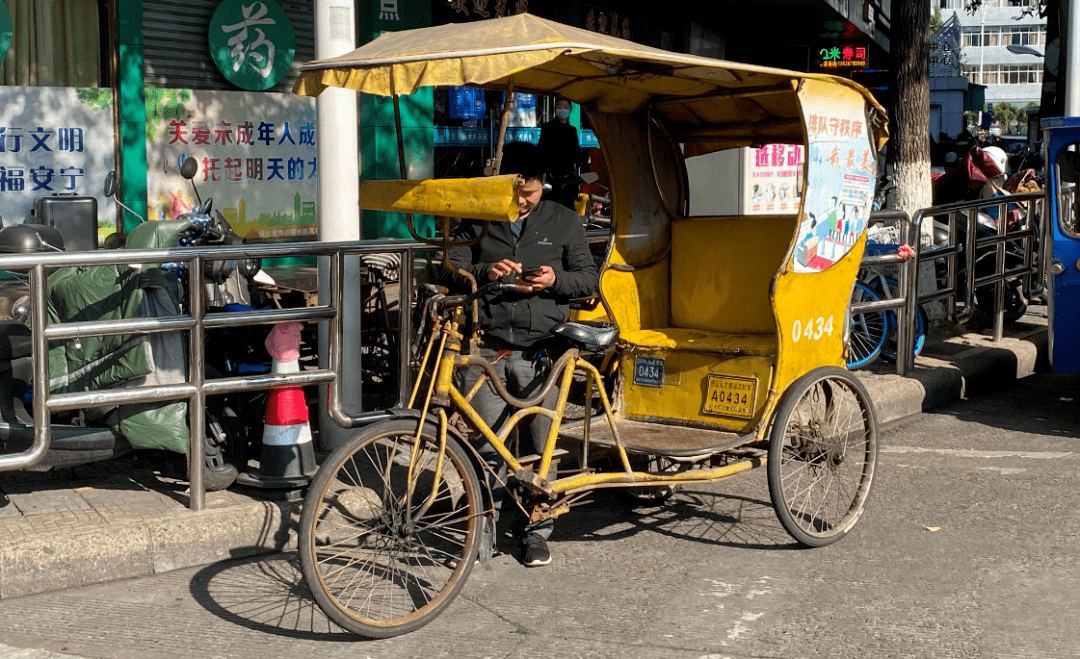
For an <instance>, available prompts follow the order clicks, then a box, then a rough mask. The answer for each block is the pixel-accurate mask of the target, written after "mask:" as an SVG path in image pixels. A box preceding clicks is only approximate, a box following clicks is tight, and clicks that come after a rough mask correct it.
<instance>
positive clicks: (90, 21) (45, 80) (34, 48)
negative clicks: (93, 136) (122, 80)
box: [0, 0, 109, 87]
mask: <svg viewBox="0 0 1080 659" xmlns="http://www.w3.org/2000/svg"><path fill="white" fill-rule="evenodd" d="M4 1H5V2H6V4H7V7H8V11H9V12H10V14H11V25H12V33H13V34H12V38H11V48H10V49H9V50H8V53H7V56H6V57H5V58H4V61H3V63H2V64H0V74H2V76H3V84H5V85H24V86H54V87H99V86H106V85H108V84H109V80H108V66H107V59H106V54H107V52H108V49H107V48H106V47H105V46H104V44H106V43H107V35H108V29H106V23H105V21H106V16H107V12H106V9H105V5H106V2H107V0H4Z"/></svg>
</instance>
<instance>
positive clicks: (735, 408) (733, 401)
mask: <svg viewBox="0 0 1080 659" xmlns="http://www.w3.org/2000/svg"><path fill="white" fill-rule="evenodd" d="M756 400H757V379H756V378H740V377H734V376H730V375H710V376H709V387H708V389H707V390H706V392H705V408H704V412H705V414H716V415H719V416H733V417H738V418H740V419H749V418H751V417H753V416H754V403H755V402H756Z"/></svg>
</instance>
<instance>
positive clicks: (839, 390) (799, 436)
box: [768, 367, 878, 547]
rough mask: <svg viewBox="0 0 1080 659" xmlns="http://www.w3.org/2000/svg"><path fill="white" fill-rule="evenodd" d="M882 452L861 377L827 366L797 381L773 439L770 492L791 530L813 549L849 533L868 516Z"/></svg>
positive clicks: (777, 419)
mask: <svg viewBox="0 0 1080 659" xmlns="http://www.w3.org/2000/svg"><path fill="white" fill-rule="evenodd" d="M877 454H878V443H877V417H876V415H875V414H874V408H873V407H872V406H871V404H870V396H869V395H868V394H867V393H866V389H865V388H864V387H863V385H862V383H861V382H859V380H858V379H857V378H856V377H855V376H854V375H852V374H851V373H849V372H848V371H845V370H843V369H840V368H832V367H827V368H819V369H815V370H813V371H811V372H810V373H807V374H806V375H804V376H803V377H801V378H799V379H798V380H796V381H795V382H794V383H793V384H792V385H791V387H790V389H789V390H788V392H787V394H786V395H785V396H784V400H783V402H782V403H781V404H780V408H779V409H778V410H777V412H776V417H775V418H774V420H773V425H772V435H771V437H770V439H769V461H768V475H769V495H770V497H771V498H772V503H773V508H775V510H776V516H777V517H778V518H779V519H780V523H781V524H783V526H784V529H785V530H786V531H787V532H788V533H790V534H791V536H792V537H793V538H795V539H796V540H798V541H799V542H801V543H802V544H804V545H807V546H809V547H822V546H825V545H828V544H832V543H833V542H836V541H837V540H839V539H840V538H842V537H844V535H845V534H847V532H848V531H850V530H851V529H852V527H854V526H855V523H856V522H857V521H858V520H859V517H860V515H862V510H863V505H864V504H865V503H866V497H867V495H868V494H869V493H870V483H871V481H872V480H873V478H874V467H875V465H876V464H877Z"/></svg>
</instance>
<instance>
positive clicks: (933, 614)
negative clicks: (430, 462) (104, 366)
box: [0, 375, 1080, 659]
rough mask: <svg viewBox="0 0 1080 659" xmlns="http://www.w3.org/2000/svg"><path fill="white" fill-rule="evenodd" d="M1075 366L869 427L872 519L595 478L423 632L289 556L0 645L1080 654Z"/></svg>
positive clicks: (13, 620)
mask: <svg viewBox="0 0 1080 659" xmlns="http://www.w3.org/2000/svg"><path fill="white" fill-rule="evenodd" d="M1078 411H1080V378H1076V377H1070V376H1061V375H1037V376H1034V377H1031V378H1028V379H1026V380H1024V381H1023V382H1022V384H1021V385H1020V386H1018V387H1015V388H1012V389H1009V390H1006V391H1003V392H999V393H996V394H988V395H984V396H982V397H980V398H977V399H975V400H970V401H963V402H960V403H956V404H953V405H950V406H947V407H943V408H940V409H939V410H937V411H935V412H934V413H932V414H926V415H924V416H922V417H920V418H918V419H916V420H915V421H913V422H912V423H910V424H908V425H907V426H905V427H902V428H898V429H894V430H891V431H889V432H887V433H885V435H884V436H883V442H882V453H881V459H880V462H879V470H878V477H877V479H876V481H875V487H874V491H873V493H872V495H871V499H870V502H869V508H868V511H867V514H866V515H865V516H864V517H863V519H862V521H861V522H860V523H859V526H858V527H856V529H855V530H854V531H853V532H852V534H851V536H850V537H848V538H846V539H844V540H843V541H842V542H839V543H837V544H835V545H832V546H830V547H826V548H822V549H815V550H808V549H799V548H797V547H795V546H793V545H792V544H791V542H790V540H789V539H788V537H787V535H786V534H785V533H784V531H783V530H782V528H781V527H780V525H779V523H778V522H777V521H776V519H775V517H774V515H773V512H772V510H771V508H770V506H769V503H768V492H767V488H766V481H765V474H764V471H758V472H751V473H749V474H745V475H742V476H739V477H737V478H735V479H732V480H730V481H728V482H726V483H722V484H718V485H716V486H714V487H697V486H695V487H692V488H687V489H685V490H683V491H681V492H680V494H678V495H677V496H676V497H675V498H674V499H673V500H672V501H670V502H669V503H668V504H666V505H665V506H663V507H660V508H645V509H636V510H635V509H630V508H628V507H626V506H625V505H624V504H621V503H619V502H618V501H617V500H616V499H615V498H614V497H612V496H609V495H608V494H604V495H598V497H597V499H596V501H595V502H594V503H593V504H592V505H590V506H588V507H585V508H581V509H579V510H577V511H575V513H574V514H572V515H571V516H569V517H566V518H564V519H562V520H560V524H559V527H558V528H557V530H556V533H555V537H554V540H555V542H554V543H553V551H554V553H555V562H554V563H553V564H552V565H551V566H550V567H548V568H543V569H533V570H528V569H525V568H523V567H521V566H520V565H519V564H518V563H517V561H516V560H514V558H512V557H510V556H502V557H500V558H498V559H496V561H495V562H494V569H493V570H491V571H484V570H480V569H478V570H476V571H474V572H473V576H472V578H471V579H470V581H469V584H468V586H467V587H466V589H465V591H464V593H463V595H462V597H460V598H459V599H458V600H457V601H456V602H454V604H453V605H451V607H450V608H449V609H448V610H447V612H446V613H445V614H444V615H443V616H442V617H441V618H439V619H438V620H436V621H435V622H434V623H432V624H431V625H429V626H428V627H426V628H424V629H422V630H420V631H419V632H416V633H414V634H412V635H409V636H406V637H403V638H399V639H393V640H389V641H378V642H365V641H358V640H356V639H355V637H352V636H350V635H348V634H346V633H344V632H342V631H341V630H339V629H336V628H335V627H333V626H332V625H331V624H329V623H328V622H327V620H326V619H325V618H324V617H323V616H322V615H321V613H320V612H319V610H318V609H317V608H315V607H314V606H313V605H312V603H311V601H310V599H309V597H308V594H307V592H306V589H305V587H304V586H303V584H302V582H301V581H300V579H299V575H298V572H297V568H296V564H295V559H294V556H293V555H290V554H282V555H276V556H271V557H269V558H260V559H258V560H244V561H234V562H229V563H222V564H218V565H213V566H209V567H205V568H202V569H193V570H181V571H177V572H173V573H169V574H166V575H162V576H159V577H153V578H146V579H138V580H132V581H126V582H119V583H112V584H104V585H101V586H94V587H88V588H82V589H77V590H70V591H65V592H59V593H52V594H46V595H37V596H31V597H25V598H21V599H16V600H10V601H5V602H3V603H0V658H2V659H13V658H15V657H20V658H23V657H25V658H26V659H59V657H61V656H62V655H75V656H81V657H95V658H97V657H101V658H109V659H136V658H138V659H166V658H174V657H176V658H179V657H183V658H185V659H187V658H197V657H230V658H237V659H240V658H243V659H248V658H250V659H273V658H277V657H288V658H296V657H312V656H318V657H319V658H320V659H331V658H336V657H342V658H348V659H363V658H364V657H379V658H399V657H401V658H404V657H424V658H433V657H456V658H472V657H476V658H481V657H492V658H500V659H501V658H519V657H520V658H529V659H535V658H549V657H558V658H562V657H589V658H593V657H596V658H599V657H618V658H620V659H637V658H641V659H645V658H671V659H722V658H723V657H729V658H731V659H740V658H743V657H784V658H792V659H802V658H808V657H829V658H849V657H850V658H852V659H856V658H857V659H866V658H868V657H870V658H875V659H876V658H879V657H884V658H888V657H897V658H899V657H903V658H904V659H910V658H914V657H918V658H926V657H1024V658H1034V657H1046V658H1048V659H1049V658H1053V659H1062V658H1065V657H1080V624H1078V623H1080V589H1078V588H1077V587H1076V584H1077V583H1080V566H1078V564H1077V563H1078V561H1077V560H1076V558H1077V555H1078V549H1077V547H1078V545H1080V542H1078V541H1080V506H1078V505H1077V504H1076V494H1077V486H1076V483H1077V478H1078V470H1080V461H1078V459H1077V458H1078V456H1080V414H1078Z"/></svg>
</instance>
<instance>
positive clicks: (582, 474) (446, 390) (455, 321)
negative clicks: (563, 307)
mask: <svg viewBox="0 0 1080 659" xmlns="http://www.w3.org/2000/svg"><path fill="white" fill-rule="evenodd" d="M463 316H464V313H463V310H462V309H460V308H458V309H455V310H454V312H453V314H452V315H451V317H449V318H446V319H444V320H442V321H441V323H440V326H439V327H437V330H436V331H437V333H439V334H442V340H441V345H440V352H439V358H438V359H439V361H438V364H437V366H436V370H435V377H434V378H432V380H431V383H430V385H429V388H428V392H427V395H426V397H425V400H424V402H423V405H422V407H421V418H426V417H427V415H428V413H429V411H430V408H431V406H432V405H435V406H438V407H439V410H438V418H439V437H440V446H439V457H438V460H439V462H440V464H441V461H442V459H443V454H444V453H445V450H446V442H445V437H446V434H447V428H448V425H449V423H450V421H449V416H448V415H447V414H446V411H445V409H444V408H446V407H449V408H451V409H453V410H455V411H456V412H459V413H460V414H461V415H462V417H464V418H465V419H466V420H467V421H468V423H469V424H470V425H471V426H472V428H473V429H474V430H476V432H477V433H479V435H480V436H481V437H482V438H483V440H484V441H486V442H487V443H488V444H489V445H490V446H491V447H492V448H493V449H494V450H495V451H496V452H497V453H498V454H499V456H500V457H501V458H502V459H503V460H505V461H506V464H507V481H511V480H513V481H515V482H517V483H519V484H520V485H522V486H523V487H524V488H525V489H526V491H528V492H529V493H530V494H531V495H534V496H542V497H544V498H547V499H549V501H548V502H544V501H540V502H539V505H536V506H534V508H533V510H532V511H531V512H529V511H525V512H526V514H527V515H528V516H529V518H530V521H532V522H536V521H541V520H544V519H552V518H555V517H558V516H559V515H562V514H564V513H566V512H569V510H570V505H571V501H569V500H568V499H569V497H570V496H571V495H574V494H579V493H583V492H587V491H590V490H594V489H598V488H603V487H641V486H643V485H647V486H663V485H670V484H687V483H706V482H711V481H715V480H718V479H720V478H726V477H728V476H732V475H735V474H737V473H740V472H743V471H748V470H750V469H754V468H756V467H760V466H763V465H765V464H766V459H765V457H763V456H753V457H750V458H745V459H741V460H738V461H737V462H730V463H727V464H724V465H721V466H719V467H715V468H712V469H700V470H691V471H680V472H677V473H653V472H647V471H635V470H634V468H633V466H632V465H631V461H630V454H629V451H628V450H627V448H626V446H625V445H624V444H623V441H622V439H621V438H620V436H619V431H618V428H617V424H616V421H615V415H614V413H613V411H612V408H611V401H610V400H609V399H608V396H607V392H606V391H605V389H604V387H603V386H600V385H602V383H603V380H604V378H603V376H602V375H601V373H600V371H599V370H598V369H597V368H596V367H595V366H594V365H593V364H591V363H590V362H589V361H588V360H586V359H585V358H583V357H582V356H581V354H580V352H579V351H578V349H577V348H570V349H569V350H567V351H566V352H565V353H564V354H563V355H562V356H561V357H560V358H559V359H558V360H556V362H555V364H553V366H552V369H551V372H550V373H549V374H548V378H547V380H546V381H545V382H544V385H543V386H542V387H541V388H540V390H539V391H538V392H537V393H536V394H535V395H534V396H533V397H532V398H530V399H527V400H521V399H517V398H515V397H514V396H512V395H511V394H510V393H509V392H507V390H506V388H505V387H504V386H503V384H502V382H501V381H500V380H499V379H498V377H496V376H495V371H494V366H493V364H492V362H491V361H489V360H487V359H485V358H483V357H480V356H479V355H475V354H474V355H463V354H461V343H462V339H463V335H462V334H461V332H460V331H459V330H460V328H461V326H462V324H463V322H462V321H463ZM433 335H434V333H433ZM429 355H430V353H429ZM429 355H425V360H424V363H422V364H421V367H420V369H421V372H424V370H425V369H426V367H427V357H428V356H429ZM468 367H479V368H481V369H483V374H482V375H481V377H480V378H479V380H478V382H477V383H476V385H475V386H474V387H473V388H472V390H471V391H469V392H468V393H464V392H462V390H461V389H459V388H458V387H457V385H455V384H454V374H455V372H457V371H458V370H459V369H463V368H468ZM578 370H580V371H582V372H584V373H585V375H586V394H587V398H588V399H591V395H592V392H593V388H594V386H595V389H596V391H597V392H598V393H599V397H600V401H601V404H602V405H603V409H604V417H605V419H606V420H607V422H608V424H609V426H610V428H611V432H612V436H613V437H614V439H615V451H616V452H617V454H618V456H619V460H620V462H621V463H622V468H623V471H622V472H597V471H594V470H593V469H591V468H590V467H589V466H588V464H587V462H588V453H589V451H588V447H589V430H588V429H589V424H590V422H591V420H592V419H591V414H590V413H588V411H587V412H586V414H585V419H584V423H585V435H584V437H585V439H584V445H583V451H582V463H583V465H582V468H581V469H580V471H579V472H578V473H575V474H573V475H571V476H568V477H566V478H557V479H555V480H553V481H548V480H547V479H546V478H544V476H543V474H547V473H548V471H549V470H550V468H551V465H552V464H553V462H554V457H555V449H556V444H557V441H558V437H559V430H560V426H561V423H562V420H563V417H564V415H565V412H566V405H567V400H568V397H569V390H570V385H571V382H572V380H573V376H574V372H575V371H578ZM486 379H490V380H491V381H492V384H493V386H494V388H495V391H496V392H497V393H498V395H499V397H500V398H502V399H503V400H504V401H505V402H507V403H508V404H510V405H513V406H514V407H517V408H518V410H517V411H516V412H515V413H514V414H513V415H511V416H510V418H509V419H507V421H506V423H505V424H504V425H503V427H502V428H500V429H499V432H497V433H496V432H495V430H494V429H492V427H491V426H490V425H489V424H488V423H487V422H486V421H485V420H484V419H483V418H482V417H481V416H480V413H479V412H477V410H476V408H474V407H473V406H472V403H471V400H472V398H473V396H474V395H475V394H476V392H477V391H478V390H479V388H480V387H481V386H484V384H485V380H486ZM556 381H558V382H559V396H558V399H557V402H556V404H555V407H554V408H553V409H548V408H545V407H542V406H540V405H539V403H540V402H541V401H543V399H544V398H545V397H546V396H547V393H548V392H549V391H550V389H551V387H552V386H554V383H555V382H556ZM414 393H415V392H414ZM414 398H415V395H414ZM537 414H539V415H543V416H546V417H548V418H549V419H550V420H551V424H550V427H549V430H548V436H547V439H546V442H545V444H544V450H543V453H542V454H541V455H540V463H539V465H538V466H536V468H535V469H531V468H530V467H531V466H532V465H531V463H532V461H531V460H530V461H525V462H523V461H522V460H520V459H519V458H518V457H517V456H515V455H514V454H513V452H512V451H511V450H510V449H509V448H508V447H507V439H508V438H509V437H510V434H511V433H512V432H513V430H514V428H515V427H517V425H518V424H519V423H521V422H522V421H523V420H524V419H526V418H528V417H530V416H533V415H537ZM422 428H423V424H420V425H418V427H417V434H416V437H415V439H414V442H419V441H420V436H421V430H422ZM470 448H471V449H472V450H473V451H474V453H475V454H476V456H477V458H479V454H478V453H476V451H475V447H470ZM713 455H718V454H713ZM708 457H712V456H710V455H708V454H706V455H702V456H701V458H700V459H706V458H708ZM478 462H479V463H480V464H483V465H484V468H485V470H487V471H488V472H489V473H492V474H493V475H495V474H494V473H493V470H492V468H491V467H490V466H489V465H487V464H486V463H485V462H484V461H483V460H482V459H478ZM725 462H726V460H725ZM504 485H505V483H504ZM518 505H521V504H520V502H519V503H518ZM522 509H523V511H524V507H523V508H522Z"/></svg>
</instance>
